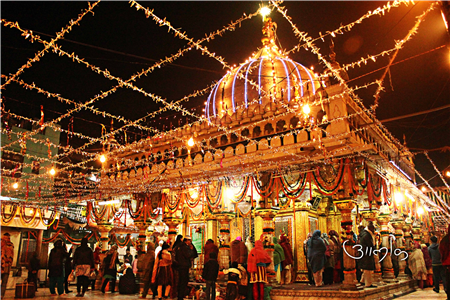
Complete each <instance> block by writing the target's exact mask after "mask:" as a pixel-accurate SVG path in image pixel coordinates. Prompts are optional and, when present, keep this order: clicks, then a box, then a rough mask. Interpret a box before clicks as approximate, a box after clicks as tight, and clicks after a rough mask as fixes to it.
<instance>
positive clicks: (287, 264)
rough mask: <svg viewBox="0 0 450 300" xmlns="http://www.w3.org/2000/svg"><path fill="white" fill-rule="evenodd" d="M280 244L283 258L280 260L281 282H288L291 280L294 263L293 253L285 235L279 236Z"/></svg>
mask: <svg viewBox="0 0 450 300" xmlns="http://www.w3.org/2000/svg"><path fill="white" fill-rule="evenodd" d="M280 246H281V248H283V253H284V260H283V261H282V262H281V267H282V268H283V271H282V272H281V284H290V283H291V281H292V276H291V275H292V266H293V265H294V254H293V253H292V246H291V244H290V243H289V240H288V238H287V236H286V235H284V234H282V235H281V237H280Z"/></svg>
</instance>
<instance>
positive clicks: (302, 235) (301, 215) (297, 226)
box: [294, 201, 311, 282]
mask: <svg viewBox="0 0 450 300" xmlns="http://www.w3.org/2000/svg"><path fill="white" fill-rule="evenodd" d="M310 208H311V204H310V203H309V202H307V201H306V202H301V201H298V202H295V210H294V245H295V247H294V268H296V270H297V272H296V276H295V281H296V282H308V281H309V280H308V267H307V264H306V257H305V253H304V251H303V242H304V241H305V240H306V236H307V235H308V233H309V232H310V228H309V219H308V213H309V210H310Z"/></svg>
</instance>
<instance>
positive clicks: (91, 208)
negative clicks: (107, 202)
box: [88, 202, 108, 222]
mask: <svg viewBox="0 0 450 300" xmlns="http://www.w3.org/2000/svg"><path fill="white" fill-rule="evenodd" d="M89 204H90V205H89ZM107 211H108V209H107V207H106V206H104V207H103V209H102V210H101V212H100V214H98V213H97V209H96V208H95V207H94V202H89V203H88V213H92V216H94V221H96V222H97V221H98V220H101V219H102V218H103V216H104V215H105V214H106V212H107Z"/></svg>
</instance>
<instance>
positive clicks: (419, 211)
mask: <svg viewBox="0 0 450 300" xmlns="http://www.w3.org/2000/svg"><path fill="white" fill-rule="evenodd" d="M417 213H418V214H419V216H421V215H422V214H423V213H424V211H423V207H422V206H419V207H418V208H417Z"/></svg>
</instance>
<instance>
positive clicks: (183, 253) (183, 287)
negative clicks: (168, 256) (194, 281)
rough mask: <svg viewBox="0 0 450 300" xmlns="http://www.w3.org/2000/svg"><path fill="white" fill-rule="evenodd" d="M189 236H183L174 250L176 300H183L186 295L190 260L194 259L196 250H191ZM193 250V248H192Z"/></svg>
mask: <svg viewBox="0 0 450 300" xmlns="http://www.w3.org/2000/svg"><path fill="white" fill-rule="evenodd" d="M191 246H192V241H191V237H190V236H185V237H184V240H183V242H182V243H181V244H180V245H179V246H178V247H177V249H176V254H175V257H176V261H177V264H178V274H179V276H178V291H177V297H178V300H183V299H184V297H185V296H186V294H187V285H188V283H189V269H190V268H191V265H192V259H194V258H195V257H196V254H197V253H196V250H195V252H194V250H193V249H192V247H191ZM194 249H195V247H194Z"/></svg>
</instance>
